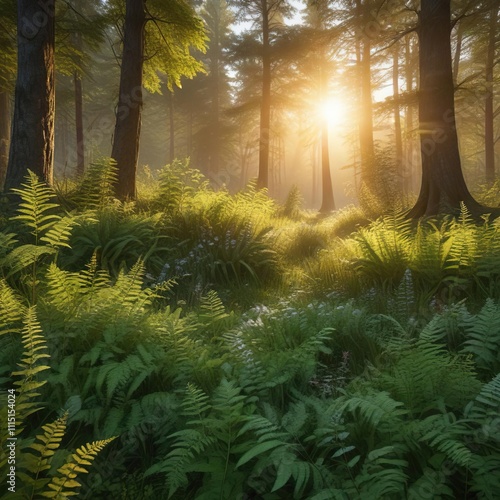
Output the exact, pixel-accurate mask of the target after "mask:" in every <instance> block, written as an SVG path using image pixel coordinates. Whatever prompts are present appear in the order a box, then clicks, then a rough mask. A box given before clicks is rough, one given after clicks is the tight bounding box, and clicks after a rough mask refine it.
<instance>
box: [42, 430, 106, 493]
mask: <svg viewBox="0 0 500 500" xmlns="http://www.w3.org/2000/svg"><path fill="white" fill-rule="evenodd" d="M114 439H115V438H114V437H113V438H109V439H104V440H101V441H94V442H93V443H90V444H86V445H83V446H81V447H80V448H78V449H77V450H76V452H75V453H73V454H72V455H71V458H70V459H69V461H68V462H67V463H66V464H64V465H63V466H62V467H60V468H59V469H57V472H58V473H59V475H58V476H54V477H53V478H52V480H51V481H50V483H49V484H48V485H47V490H46V491H44V492H43V493H42V496H43V497H44V498H66V497H68V496H74V495H77V492H76V491H75V488H79V487H80V486H81V484H80V483H79V482H78V481H76V480H75V478H76V477H77V475H78V474H81V473H87V472H88V471H87V469H86V466H90V465H92V461H93V460H94V459H95V457H96V456H97V454H98V453H99V452H100V451H101V450H102V449H103V448H104V447H105V446H106V445H108V444H109V443H110V442H111V441H113V440H114Z"/></svg>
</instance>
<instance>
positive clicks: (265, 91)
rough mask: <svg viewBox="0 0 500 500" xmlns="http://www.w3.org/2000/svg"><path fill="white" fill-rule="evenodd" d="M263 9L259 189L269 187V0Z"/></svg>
mask: <svg viewBox="0 0 500 500" xmlns="http://www.w3.org/2000/svg"><path fill="white" fill-rule="evenodd" d="M261 9H262V101H261V105H260V137H259V175H258V177H257V189H262V188H267V187H269V137H270V127H271V54H270V40H269V9H268V5H267V0H261Z"/></svg>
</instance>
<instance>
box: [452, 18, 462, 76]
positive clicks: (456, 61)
mask: <svg viewBox="0 0 500 500" xmlns="http://www.w3.org/2000/svg"><path fill="white" fill-rule="evenodd" d="M463 37H464V25H463V22H462V21H461V20H460V21H458V26H457V45H456V48H455V55H454V57H453V83H454V84H455V85H456V84H457V83H458V70H459V69H460V56H461V55H462V43H463Z"/></svg>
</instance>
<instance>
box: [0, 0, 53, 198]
mask: <svg viewBox="0 0 500 500" xmlns="http://www.w3.org/2000/svg"><path fill="white" fill-rule="evenodd" d="M17 5H18V10H17V13H18V18H17V40H18V56H17V67H18V72H17V79H16V88H15V101H14V119H13V127H12V138H11V145H10V155H9V163H8V168H7V176H6V180H5V188H6V189H10V188H13V187H18V186H19V185H20V184H21V183H22V181H23V179H24V177H25V176H26V174H27V171H28V169H30V170H32V171H33V172H34V173H35V174H37V175H38V176H39V177H40V178H42V179H43V180H44V181H45V182H47V183H49V184H51V183H52V171H53V154H54V110H55V87H54V45H55V0H48V1H46V2H39V1H37V0H18V4H17Z"/></svg>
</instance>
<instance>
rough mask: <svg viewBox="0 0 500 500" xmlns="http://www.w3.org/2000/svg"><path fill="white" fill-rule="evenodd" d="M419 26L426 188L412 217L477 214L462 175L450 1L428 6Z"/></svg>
mask: <svg viewBox="0 0 500 500" xmlns="http://www.w3.org/2000/svg"><path fill="white" fill-rule="evenodd" d="M419 17H420V24H419V30H418V35H419V40H420V50H419V66H420V89H419V128H420V147H421V153H422V184H421V188H420V194H419V197H418V199H417V202H416V204H415V206H414V207H413V208H412V209H411V210H410V212H409V217H421V216H428V215H436V214H438V213H441V212H451V213H455V212H457V211H459V210H460V205H461V203H462V202H463V203H465V205H466V206H467V207H468V209H469V210H470V211H471V212H473V213H477V212H478V211H480V209H481V207H480V205H479V204H478V203H477V202H476V201H475V200H474V198H473V197H472V195H471V194H470V192H469V190H468V189H467V186H466V184H465V180H464V177H463V173H462V167H461V163H460V154H459V149H458V137H457V131H456V124H455V104H454V85H453V72H452V61H451V43H450V34H451V21H450V0H422V1H421V10H420V14H419Z"/></svg>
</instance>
